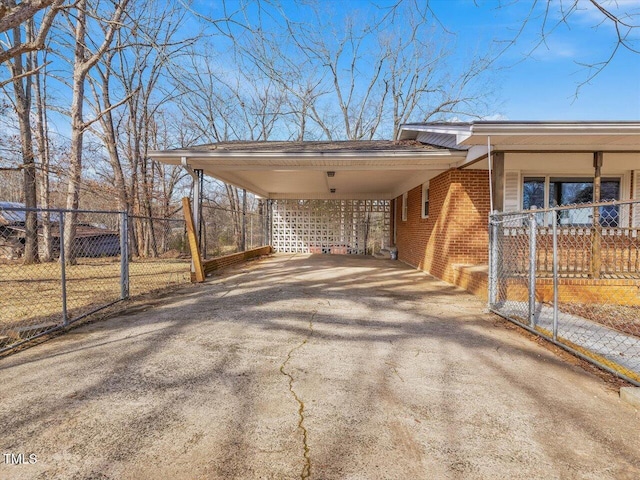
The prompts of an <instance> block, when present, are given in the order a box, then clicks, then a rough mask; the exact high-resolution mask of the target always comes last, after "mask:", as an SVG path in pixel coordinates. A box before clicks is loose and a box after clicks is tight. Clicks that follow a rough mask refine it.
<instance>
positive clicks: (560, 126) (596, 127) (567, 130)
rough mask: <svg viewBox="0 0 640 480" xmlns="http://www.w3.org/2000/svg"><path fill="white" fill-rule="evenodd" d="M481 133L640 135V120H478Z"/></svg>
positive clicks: (474, 129)
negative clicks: (491, 121)
mask: <svg viewBox="0 0 640 480" xmlns="http://www.w3.org/2000/svg"><path fill="white" fill-rule="evenodd" d="M470 130H471V133H472V134H481V135H514V134H524V135H630V134H635V135H640V122H513V123H510V122H504V123H499V122H498V123H490V122H476V123H473V125H472V126H471V129H470Z"/></svg>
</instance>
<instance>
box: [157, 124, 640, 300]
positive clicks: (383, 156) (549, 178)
mask: <svg viewBox="0 0 640 480" xmlns="http://www.w3.org/2000/svg"><path fill="white" fill-rule="evenodd" d="M150 156H151V157H152V158H154V159H157V160H160V161H163V162H166V163H171V164H175V165H183V166H185V167H186V168H187V169H189V170H190V171H191V172H192V173H193V174H194V175H196V176H197V175H202V174H206V175H211V176H213V177H215V178H218V179H220V180H222V181H225V182H227V183H230V184H233V185H236V186H237V187H239V188H242V189H246V190H247V191H250V192H253V193H254V194H256V195H258V196H260V197H261V198H263V199H265V200H267V201H268V205H269V206H270V212H271V223H272V225H273V228H272V231H271V242H272V245H273V246H274V248H275V250H276V251H287V252H300V253H354V254H366V253H372V252H371V249H370V248H369V247H368V244H367V243H366V238H367V231H368V230H365V227H364V225H366V228H369V226H370V222H371V221H372V218H375V219H377V220H378V221H379V222H380V225H381V228H382V231H383V232H384V237H385V238H384V239H383V241H382V242H381V245H380V246H381V247H389V245H395V246H396V247H397V250H398V258H399V260H400V261H402V262H405V263H407V264H409V265H412V266H414V267H416V268H419V269H422V270H424V271H427V272H429V273H431V274H433V275H435V276H437V277H439V278H442V279H443V280H445V281H447V282H450V283H453V284H457V285H460V286H463V287H465V288H467V289H469V290H471V291H474V292H477V293H479V294H485V293H484V292H485V291H486V273H483V272H484V271H485V270H486V265H487V262H488V215H489V211H490V209H491V208H493V209H494V210H497V211H516V210H521V209H525V208H530V207H532V206H537V207H539V208H544V207H548V206H554V205H557V204H563V203H578V202H580V201H582V202H584V201H585V199H584V198H581V197H578V196H577V193H576V192H578V193H580V192H581V194H582V195H583V196H584V193H585V192H588V191H590V190H589V188H591V187H592V185H593V179H594V177H596V176H597V177H599V179H600V181H601V182H602V185H603V188H602V192H603V194H604V195H605V198H602V197H601V199H602V200H605V199H606V200H613V199H618V200H619V199H630V198H636V199H640V122H493V121H478V122H471V123H421V124H407V125H403V126H402V128H401V130H400V132H399V135H398V138H397V139H395V140H394V141H348V142H223V143H218V144H213V145H203V146H199V147H194V148H190V149H178V150H170V151H161V152H151V154H150ZM590 185H591V187H590ZM586 200H591V199H586ZM196 201H197V200H196ZM616 222H617V223H616V225H619V226H621V227H634V228H640V208H637V207H635V208H634V209H633V210H630V211H628V212H620V214H619V218H618V217H617V218H616ZM363 232H364V233H363ZM363 238H364V239H365V240H364V241H363ZM363 242H364V243H363Z"/></svg>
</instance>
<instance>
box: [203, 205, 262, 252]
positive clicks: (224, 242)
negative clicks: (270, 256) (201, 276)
mask: <svg viewBox="0 0 640 480" xmlns="http://www.w3.org/2000/svg"><path fill="white" fill-rule="evenodd" d="M263 208H264V209H265V210H266V204H264V206H260V207H259V210H262V209H263ZM268 225H269V220H268V215H267V213H266V211H265V212H263V213H261V212H260V211H258V212H246V213H245V214H243V213H242V211H236V210H232V209H228V208H223V207H217V206H212V205H203V206H202V233H201V239H202V241H201V248H202V253H203V256H204V258H215V257H220V256H223V255H229V254H232V253H238V252H242V251H243V250H251V249H253V248H258V247H262V246H265V245H269V243H270V242H269V234H268V231H269V230H268ZM243 232H244V233H243ZM243 240H244V241H243Z"/></svg>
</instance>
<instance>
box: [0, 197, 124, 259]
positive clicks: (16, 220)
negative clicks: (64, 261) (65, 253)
mask: <svg viewBox="0 0 640 480" xmlns="http://www.w3.org/2000/svg"><path fill="white" fill-rule="evenodd" d="M24 208H25V206H24V204H22V203H12V202H0V258H6V259H9V260H12V259H18V258H21V257H22V255H23V253H24V245H25V232H26V229H25V210H23V209H24ZM57 219H58V216H57V214H55V213H54V214H53V215H52V216H51V220H50V221H51V237H52V247H53V254H54V256H58V255H59V253H60V229H59V224H58V220H57ZM38 224H39V225H38V237H39V239H40V240H41V239H42V235H43V232H42V225H41V220H40V218H38ZM73 248H74V251H75V252H76V256H77V257H94V258H95V257H111V256H117V255H120V235H119V233H118V232H117V231H114V230H108V229H106V228H105V227H103V226H95V225H90V224H79V225H78V226H77V227H76V236H75V239H74V247H73Z"/></svg>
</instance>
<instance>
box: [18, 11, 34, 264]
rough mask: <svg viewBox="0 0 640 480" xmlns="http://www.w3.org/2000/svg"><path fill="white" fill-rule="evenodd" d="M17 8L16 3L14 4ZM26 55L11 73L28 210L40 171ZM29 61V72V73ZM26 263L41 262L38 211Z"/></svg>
mask: <svg viewBox="0 0 640 480" xmlns="http://www.w3.org/2000/svg"><path fill="white" fill-rule="evenodd" d="M13 3H14V5H15V2H13ZM13 43H14V44H15V45H20V44H21V43H22V32H21V28H20V27H19V26H18V27H16V28H14V29H13ZM22 60H23V59H22V55H18V56H16V57H15V58H14V61H13V63H12V64H11V74H12V76H13V77H14V80H13V89H14V93H15V105H16V113H17V114H18V121H19V124H20V146H21V150H22V152H21V153H22V163H23V166H24V203H25V206H26V207H27V208H28V209H34V208H36V207H37V206H38V205H37V194H36V168H35V161H34V155H33V137H32V135H31V116H30V114H31V76H30V75H27V76H26V77H24V78H21V75H22V74H24V73H25V70H24V67H23V63H22ZM29 63H30V62H27V70H29ZM23 259H24V263H25V264H31V263H36V262H37V261H38V216H37V212H35V211H33V210H31V211H29V210H27V211H26V213H25V246H24V257H23Z"/></svg>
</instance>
